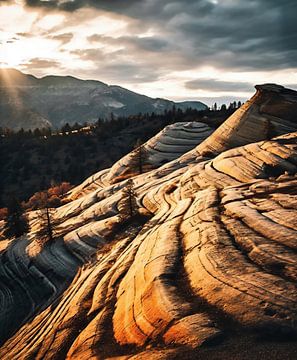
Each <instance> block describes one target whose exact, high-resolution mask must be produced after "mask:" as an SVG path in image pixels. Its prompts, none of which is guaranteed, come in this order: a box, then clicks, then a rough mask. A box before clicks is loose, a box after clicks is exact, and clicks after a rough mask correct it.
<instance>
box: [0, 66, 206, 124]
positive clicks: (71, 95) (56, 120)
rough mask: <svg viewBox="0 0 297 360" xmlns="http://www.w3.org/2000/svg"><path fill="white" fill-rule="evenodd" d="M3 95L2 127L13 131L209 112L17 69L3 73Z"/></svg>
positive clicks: (0, 88)
mask: <svg viewBox="0 0 297 360" xmlns="http://www.w3.org/2000/svg"><path fill="white" fill-rule="evenodd" d="M0 95H1V98H2V100H1V101H0V126H2V127H8V128H11V129H13V130H20V129H21V128H24V130H28V129H32V130H33V129H35V128H36V127H41V128H44V127H48V126H51V127H53V128H60V127H61V126H63V125H65V124H66V123H69V124H70V125H73V124H74V123H76V122H78V123H85V122H87V123H94V122H95V121H97V120H98V118H107V119H108V118H110V117H111V116H112V115H111V114H113V116H114V117H118V116H129V115H136V114H138V113H140V112H141V113H152V112H155V113H162V112H163V111H165V110H168V109H171V108H172V107H173V106H175V107H176V108H180V109H182V110H185V109H186V108H188V107H189V106H191V107H192V108H195V109H197V110H205V109H207V105H205V104H203V103H202V102H200V101H191V102H188V101H185V102H174V101H171V100H167V99H162V98H150V97H149V96H146V95H142V94H138V93H136V92H134V91H131V90H128V89H125V88H123V87H121V86H118V85H108V84H105V83H104V82H101V81H97V80H91V79H88V80H83V79H78V78H76V77H73V76H60V75H46V76H44V77H41V78H37V77H35V76H33V75H30V74H24V73H22V72H20V71H18V70H16V69H2V70H0ZM24 109H26V112H25V113H26V115H25V119H24V116H23V113H24Z"/></svg>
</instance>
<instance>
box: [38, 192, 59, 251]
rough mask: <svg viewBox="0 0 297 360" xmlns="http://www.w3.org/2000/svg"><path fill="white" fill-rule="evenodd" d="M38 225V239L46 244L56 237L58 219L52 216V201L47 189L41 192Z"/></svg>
mask: <svg viewBox="0 0 297 360" xmlns="http://www.w3.org/2000/svg"><path fill="white" fill-rule="evenodd" d="M38 201H39V202H38V208H39V210H38V225H39V229H38V231H37V233H36V238H37V241H38V242H40V243H42V244H44V243H46V242H48V241H52V240H53V239H54V237H55V228H56V225H57V224H56V221H55V220H54V219H53V217H52V213H51V203H50V198H49V194H48V192H47V191H43V192H41V193H39V200H38Z"/></svg>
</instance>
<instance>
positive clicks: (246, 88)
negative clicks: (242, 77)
mask: <svg viewBox="0 0 297 360" xmlns="http://www.w3.org/2000/svg"><path fill="white" fill-rule="evenodd" d="M185 87H186V88H187V89H191V90H207V91H213V92H222V91H225V92H229V91H230V92H236V91H241V92H250V91H252V90H253V87H254V86H253V84H250V83H247V82H231V81H221V80H218V79H196V80H191V81H187V82H186V83H185Z"/></svg>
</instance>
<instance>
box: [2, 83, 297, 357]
mask: <svg viewBox="0 0 297 360" xmlns="http://www.w3.org/2000/svg"><path fill="white" fill-rule="evenodd" d="M296 114H297V92H295V91H292V90H289V89H285V88H284V87H282V86H277V85H273V84H265V85H261V86H257V92H256V94H255V95H254V96H253V97H252V98H251V99H250V100H249V101H247V102H246V103H245V104H244V105H243V106H242V107H241V108H240V109H238V110H237V111H236V112H235V113H234V114H233V115H232V116H231V117H229V118H228V119H227V120H226V121H225V122H224V123H223V124H222V125H221V126H220V127H219V128H218V129H217V130H215V131H214V132H212V131H211V130H210V129H209V128H208V127H207V126H205V125H203V124H197V123H196V122H193V123H187V124H184V125H181V124H176V125H170V127H168V128H166V129H165V130H164V131H163V132H161V133H159V134H158V135H156V136H155V137H154V138H152V139H151V140H149V141H148V142H147V143H146V144H145V145H144V147H145V150H146V152H147V153H148V157H147V159H146V160H145V164H144V165H147V167H145V173H141V174H140V173H137V171H136V170H135V166H134V164H135V157H136V156H137V155H136V152H135V151H133V152H131V153H129V154H128V155H127V156H125V157H124V158H122V159H121V160H119V161H118V162H116V163H115V164H114V165H113V166H112V167H111V168H109V169H105V170H102V171H100V172H98V173H96V174H94V175H93V176H91V177H89V178H88V179H86V180H85V181H84V182H83V183H82V184H81V185H79V186H77V187H76V188H74V189H73V190H72V191H71V192H70V193H68V195H67V198H68V201H69V202H68V203H67V204H65V205H63V206H61V207H59V208H57V209H53V210H52V213H51V217H52V219H53V222H54V223H55V227H56V228H55V231H56V234H55V239H54V240H52V241H47V242H43V241H42V239H41V238H40V237H39V236H38V231H39V229H40V220H39V218H38V213H37V212H36V211H31V212H29V213H28V217H29V219H30V225H31V232H30V233H29V234H28V235H26V236H23V237H21V238H18V239H16V240H8V239H5V238H2V241H1V242H0V245H1V254H0V261H1V266H0V283H1V287H0V299H1V308H0V323H1V327H0V336H1V339H2V341H3V345H2V347H1V349H0V357H2V358H7V359H31V358H32V359H33V358H34V359H45V360H47V359H51V360H53V359H134V360H143V359H196V358H197V359H199V358H205V359H210V360H211V359H218V358H220V359H230V358H231V357H232V358H235V359H245V358H246V359H247V358H252V359H257V358H259V354H261V355H260V357H261V359H272V358H274V359H280V358H285V359H293V358H295V355H296V350H297V343H296V341H291V342H290V341H289V340H294V339H296V334H297V306H296V304H297V285H296V280H297V255H296V249H297V227H296V223H297V121H296ZM195 138H196V140H197V141H196V144H195V141H194V139H195ZM164 162H165V163H164ZM127 169H128V171H127ZM131 186H132V187H133V192H130V194H131V193H132V195H131V196H132V197H129V198H127V190H128V189H130V190H131ZM127 199H128V200H129V201H127ZM130 200H133V201H132V202H131V203H133V207H134V211H137V213H136V214H134V215H133V214H132V216H127V214H126V213H124V211H123V209H125V207H126V206H127V204H128V205H129V203H130ZM124 214H125V215H124ZM226 349H227V350H226ZM271 354H274V355H273V357H271ZM230 355H231V356H230Z"/></svg>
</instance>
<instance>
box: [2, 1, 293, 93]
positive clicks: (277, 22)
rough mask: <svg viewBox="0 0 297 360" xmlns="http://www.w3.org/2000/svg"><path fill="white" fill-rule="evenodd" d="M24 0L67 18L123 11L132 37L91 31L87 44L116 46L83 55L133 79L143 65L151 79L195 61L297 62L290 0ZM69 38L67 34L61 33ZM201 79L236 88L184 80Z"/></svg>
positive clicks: (249, 66) (266, 66)
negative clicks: (113, 49) (86, 12)
mask: <svg viewBox="0 0 297 360" xmlns="http://www.w3.org/2000/svg"><path fill="white" fill-rule="evenodd" d="M0 1H1V3H3V2H5V1H3V0H0ZM25 2H26V4H27V6H30V7H35V8H36V7H38V8H43V9H44V11H45V12H46V11H53V10H54V11H63V12H64V13H65V12H66V14H67V12H69V13H71V14H69V15H68V16H67V18H69V19H70V20H69V21H71V19H72V18H75V16H76V14H79V11H77V10H79V9H81V8H90V7H94V8H97V9H99V10H103V11H108V12H109V13H110V15H111V16H116V17H121V16H123V17H124V18H125V20H126V21H127V22H128V26H127V33H129V34H135V36H133V35H129V36H121V37H119V38H116V39H115V38H112V37H107V36H102V35H98V34H94V35H92V36H91V37H89V42H90V45H94V46H97V45H96V42H100V43H101V44H103V45H114V46H118V47H119V48H122V50H119V51H117V52H114V53H112V54H109V55H108V56H107V55H106V54H105V53H104V52H102V51H101V52H99V51H98V50H96V49H95V51H94V52H93V53H92V52H91V49H90V51H89V50H86V52H85V53H82V54H81V56H82V58H84V59H88V60H89V61H93V62H94V63H95V64H98V66H99V65H100V66H104V67H105V68H106V71H107V73H108V74H111V71H112V70H113V71H114V72H115V74H118V75H121V74H120V69H121V68H122V70H123V71H126V73H127V76H126V77H128V75H129V76H131V79H132V81H134V80H133V79H137V78H139V79H146V78H147V76H143V75H142V74H144V73H145V72H146V71H148V74H152V76H153V78H156V77H158V76H159V77H160V76H162V75H164V73H166V71H167V72H170V71H182V70H191V69H193V68H197V67H199V66H201V67H202V66H213V67H216V68H218V69H221V70H225V69H226V70H230V69H231V70H233V71H259V70H263V71H266V70H267V71H268V70H280V69H289V68H290V69H296V68H297V21H296V14H297V1H296V0H248V1H246V0H236V1H234V0H218V1H214V0H141V1H139V0H138V1H137V0H125V1H124V0H47V1H45V0H26V1H25ZM145 31H148V32H150V31H151V33H152V34H153V35H152V36H150V37H140V36H139V34H140V33H141V32H145ZM61 36H62V35H61ZM69 39H70V38H69ZM69 39H67V37H65V39H64V40H63V39H62V38H61V39H60V40H61V41H69ZM77 56H79V55H78V54H77ZM106 56H107V58H106ZM100 59H101V61H100ZM103 59H104V60H107V61H109V65H107V64H102V61H103ZM111 59H112V61H111ZM123 64H124V66H123V67H121V65H123ZM108 66H109V68H108ZM100 69H101V67H100ZM133 71H135V73H133ZM122 76H124V75H122ZM139 81H141V80H139ZM145 81H146V80H145ZM202 85H203V86H204V87H207V86H215V87H216V88H217V89H221V90H224V89H225V90H228V89H231V90H232V89H233V90H236V86H235V84H232V83H224V82H220V83H218V82H217V81H215V80H211V79H209V80H208V83H204V84H201V81H200V85H199V82H197V81H196V80H195V81H192V82H190V83H187V84H186V86H187V87H188V88H191V89H193V88H194V87H195V88H196V86H202ZM224 87H225V88H224ZM240 87H241V89H243V88H245V89H247V88H248V87H249V84H243V83H241V84H240ZM221 90H220V91H221ZM217 91H219V90H217ZM228 91H229V90H228Z"/></svg>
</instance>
